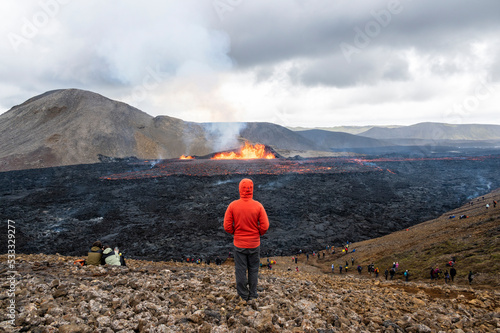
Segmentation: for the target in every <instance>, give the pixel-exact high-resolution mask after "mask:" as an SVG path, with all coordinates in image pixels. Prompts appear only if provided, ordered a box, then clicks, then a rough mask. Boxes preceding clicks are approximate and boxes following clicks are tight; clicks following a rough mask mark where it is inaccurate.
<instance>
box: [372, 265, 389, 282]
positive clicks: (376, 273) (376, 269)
mask: <svg viewBox="0 0 500 333" xmlns="http://www.w3.org/2000/svg"><path fill="white" fill-rule="evenodd" d="M379 272H380V271H379V269H378V267H375V277H376V278H378V273H379ZM386 280H387V278H386Z"/></svg>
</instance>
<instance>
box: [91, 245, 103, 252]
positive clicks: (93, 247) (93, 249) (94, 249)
mask: <svg viewBox="0 0 500 333" xmlns="http://www.w3.org/2000/svg"><path fill="white" fill-rule="evenodd" d="M100 249H101V248H100V247H99V246H92V247H91V248H90V251H94V252H97V251H99V250H100Z"/></svg>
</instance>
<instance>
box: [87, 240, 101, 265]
mask: <svg viewBox="0 0 500 333" xmlns="http://www.w3.org/2000/svg"><path fill="white" fill-rule="evenodd" d="M101 259H102V243H101V241H95V242H94V243H93V244H92V247H91V248H90V251H89V253H88V256H87V261H86V263H87V265H94V266H99V265H100V264H101Z"/></svg>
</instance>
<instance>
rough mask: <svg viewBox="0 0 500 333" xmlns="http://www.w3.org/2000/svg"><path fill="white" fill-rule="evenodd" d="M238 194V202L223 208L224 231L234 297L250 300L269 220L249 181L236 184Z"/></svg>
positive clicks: (245, 180) (253, 293) (255, 291)
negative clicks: (229, 243)
mask: <svg viewBox="0 0 500 333" xmlns="http://www.w3.org/2000/svg"><path fill="white" fill-rule="evenodd" d="M239 192H240V199H239V200H235V201H233V202H231V203H230V204H229V206H228V207H227V210H226V213H225V215H224V230H225V231H226V232H228V233H230V234H232V235H233V236H234V237H233V244H234V247H235V253H234V264H235V275H236V289H237V292H238V295H239V296H240V297H241V298H243V299H244V300H250V299H255V298H257V282H258V273H259V266H260V265H259V264H260V236H262V235H264V234H265V233H266V232H267V230H268V229H269V220H268V218H267V214H266V211H265V209H264V207H263V206H262V204H261V203H260V202H258V201H255V200H253V182H252V181H251V180H250V179H246V178H245V179H243V180H242V181H241V182H240V184H239ZM247 272H248V277H247ZM247 283H248V287H247Z"/></svg>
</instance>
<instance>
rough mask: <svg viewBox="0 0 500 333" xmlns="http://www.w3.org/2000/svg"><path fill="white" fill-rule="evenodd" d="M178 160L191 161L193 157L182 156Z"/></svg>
mask: <svg viewBox="0 0 500 333" xmlns="http://www.w3.org/2000/svg"><path fill="white" fill-rule="evenodd" d="M179 159H180V160H192V159H194V157H193V156H186V155H182V156H181V157H179Z"/></svg>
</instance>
